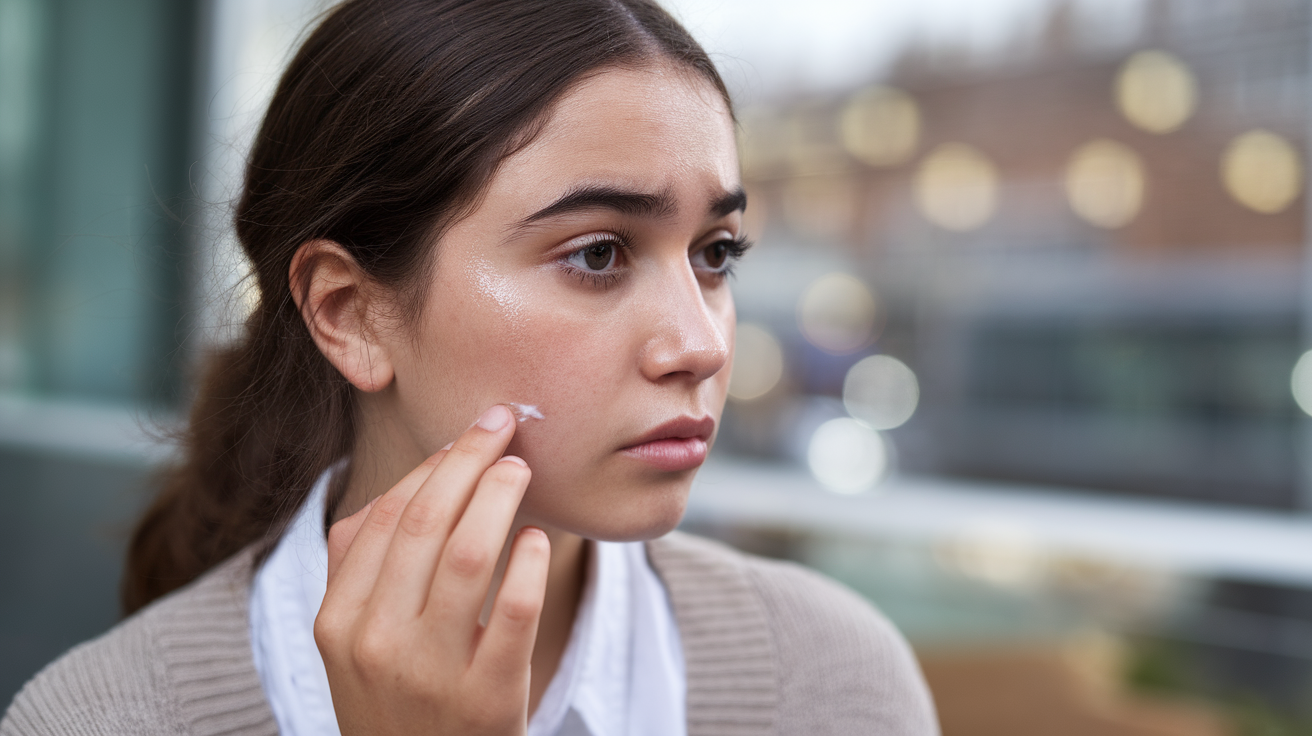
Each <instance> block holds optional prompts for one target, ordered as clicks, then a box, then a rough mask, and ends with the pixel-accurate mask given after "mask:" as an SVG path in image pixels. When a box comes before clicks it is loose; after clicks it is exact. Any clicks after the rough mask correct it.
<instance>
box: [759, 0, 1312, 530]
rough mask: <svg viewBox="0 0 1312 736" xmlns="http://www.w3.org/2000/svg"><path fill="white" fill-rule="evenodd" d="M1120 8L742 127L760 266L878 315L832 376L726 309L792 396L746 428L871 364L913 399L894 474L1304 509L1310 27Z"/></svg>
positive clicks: (1225, 12)
mask: <svg viewBox="0 0 1312 736" xmlns="http://www.w3.org/2000/svg"><path fill="white" fill-rule="evenodd" d="M1136 8H1137V9H1136V10H1135V11H1134V12H1133V13H1128V14H1127V13H1122V14H1121V16H1120V17H1112V18H1106V17H1098V16H1096V15H1090V11H1089V9H1088V7H1087V5H1083V6H1082V5H1076V4H1073V3H1057V4H1054V5H1053V6H1051V11H1050V12H1049V13H1048V14H1047V15H1046V17H1044V18H1043V19H1042V22H1039V23H1036V24H1035V26H1034V28H1032V29H1030V31H1029V32H1028V33H1026V34H1022V36H1021V37H1019V38H1018V39H1017V41H1016V43H1015V44H1013V45H1012V46H1010V47H1009V48H1007V49H1005V51H1004V52H1003V53H995V54H993V55H992V56H990V57H988V58H980V57H979V56H977V55H972V54H971V53H970V52H969V50H961V49H953V48H941V47H926V46H923V45H920V46H917V45H912V46H910V47H909V48H908V49H907V50H906V52H905V53H904V54H903V56H902V57H901V58H900V60H899V61H898V63H897V64H896V65H895V67H894V69H893V70H892V71H891V73H888V74H886V75H883V76H882V77H880V78H877V79H872V80H871V81H870V84H869V86H866V87H863V88H861V89H856V90H851V91H850V92H849V93H847V94H844V95H826V96H820V97H815V96H807V95H804V94H802V95H796V96H786V97H783V98H780V99H775V100H771V101H769V102H767V103H766V104H763V105H761V106H759V107H757V108H754V109H750V110H746V111H744V113H743V116H742V118H743V128H744V136H743V160H744V167H745V173H746V176H747V179H748V182H749V187H750V191H751V195H752V205H751V207H752V208H753V209H755V210H757V211H756V212H755V213H754V216H755V218H756V221H755V223H754V224H755V225H756V228H757V229H758V230H759V231H760V232H761V241H762V246H763V247H762V248H761V251H762V253H761V255H762V256H763V259H764V260H770V255H769V254H770V252H771V251H777V255H778V259H779V261H780V262H781V263H782V262H786V261H787V260H788V257H787V256H786V255H785V253H788V252H793V253H800V252H806V251H816V250H819V251H822V252H826V253H828V254H830V256H831V259H832V262H833V264H834V265H835V268H838V269H841V270H846V271H848V272H850V273H853V274H856V275H858V276H860V277H861V278H862V279H863V281H864V282H865V283H866V284H867V285H868V286H869V287H871V289H872V293H873V294H874V295H875V298H876V300H877V301H878V305H879V306H878V312H879V314H878V316H877V317H876V319H875V320H873V321H872V322H871V324H872V329H871V330H870V331H869V332H868V334H867V339H865V340H860V341H858V342H857V343H855V345H856V348H857V349H854V350H847V351H843V350H837V351H836V350H825V349H823V348H821V349H817V348H816V346H815V344H814V341H807V340H805V339H802V335H801V334H800V333H802V332H805V330H804V328H799V327H798V326H796V324H794V323H793V320H792V315H790V314H787V313H786V312H784V311H776V312H775V313H773V314H753V312H752V307H753V304H754V303H755V300H754V299H753V298H752V295H751V294H744V295H743V296H744V297H745V298H744V299H742V300H740V301H742V302H745V303H744V304H743V305H742V307H741V308H740V312H741V313H742V316H743V318H744V319H748V320H751V319H759V320H763V321H764V322H766V323H769V324H770V326H771V327H770V329H772V330H773V331H775V332H778V333H779V334H780V336H781V337H782V340H783V344H784V345H785V346H786V350H785V353H786V359H785V363H786V366H787V369H786V371H785V372H786V373H787V374H788V377H787V378H786V379H785V380H784V382H783V383H782V384H781V386H780V388H779V389H777V390H776V393H775V394H767V395H765V396H763V397H762V398H761V399H757V400H755V402H752V403H755V404H757V405H755V406H749V405H746V404H743V403H739V404H736V405H735V407H734V408H735V410H737V411H738V412H739V413H740V414H746V415H750V416H751V417H752V419H751V421H750V422H747V423H746V424H749V425H751V426H753V427H759V426H760V424H761V421H762V417H764V416H770V417H773V418H774V419H773V421H775V422H779V423H787V422H789V421H791V419H790V417H792V416H793V414H790V413H789V412H790V411H791V410H790V408H789V407H792V406H794V405H795V401H789V400H787V398H788V396H789V395H792V396H793V397H794V398H795V397H797V396H808V395H818V396H826V395H827V396H832V397H837V396H838V395H839V394H840V393H841V390H842V380H843V376H844V371H845V370H846V369H847V367H848V366H851V365H853V364H855V363H856V362H857V360H858V359H859V358H861V357H863V356H864V355H867V354H871V353H887V354H890V355H892V356H895V357H897V358H899V359H901V360H902V361H905V362H906V363H907V364H908V365H910V366H911V367H912V369H913V370H914V371H915V374H916V376H917V377H918V379H919V382H920V391H919V396H920V406H919V408H918V409H917V411H916V413H915V416H914V417H913V418H912V419H911V421H909V422H908V423H907V424H906V425H905V426H904V427H902V428H900V429H896V430H893V431H892V433H891V434H890V438H891V441H892V443H893V444H894V445H895V447H896V450H897V457H898V460H899V462H900V467H901V468H902V469H903V470H912V471H918V472H929V473H948V474H954V475H964V476H971V477H986V478H997V479H1007V480H1017V481H1026V482H1040V483H1048V484H1055V485H1064V486H1079V487H1085V488H1094V489H1099V490H1106V491H1122V492H1130V493H1135V494H1150V495H1159V496H1173V497H1180V498H1192V499H1203V500H1209V501H1221V502H1229V503H1239V504H1245V505H1255V506H1266V507H1276V508H1295V507H1300V506H1302V505H1304V504H1303V503H1302V502H1301V501H1300V493H1299V490H1298V489H1299V487H1300V484H1301V481H1300V476H1299V470H1298V462H1297V454H1296V442H1297V427H1298V421H1299V417H1300V416H1301V412H1299V411H1298V409H1297V407H1296V405H1295V403H1294V400H1293V397H1292V394H1291V392H1290V372H1291V370H1292V369H1293V366H1294V364H1295V362H1296V361H1297V359H1298V357H1299V354H1300V353H1301V347H1300V346H1301V344H1302V338H1301V333H1300V324H1301V315H1302V310H1303V308H1304V307H1303V298H1304V297H1303V286H1302V283H1303V281H1302V279H1303V276H1302V259H1303V251H1304V212H1305V207H1304V192H1303V176H1304V174H1303V164H1304V153H1303V151H1304V148H1305V140H1306V130H1307V127H1308V116H1307V105H1308V103H1309V96H1308V90H1307V78H1308V74H1307V72H1308V65H1309V61H1308V58H1309V57H1308V22H1309V6H1308V4H1307V3H1304V2H1298V1H1296V0H1261V1H1260V2H1251V1H1244V0H1219V1H1216V2H1199V1H1197V0H1151V1H1150V2H1144V3H1142V4H1139V5H1138V6H1136ZM751 217H752V215H751V214H749V219H751ZM753 257H756V254H754V256H753ZM783 271H788V269H787V268H786V267H784V268H783ZM794 272H795V273H796V277H795V279H794V280H796V279H797V278H801V277H802V275H803V274H805V273H806V269H801V270H794ZM745 281H746V279H744V283H743V286H742V288H743V290H745V291H750V290H751V288H752V286H749V285H748V284H747V283H745ZM759 285H760V284H759V282H758V283H757V284H756V286H758V287H759ZM794 288H798V287H794ZM761 301H765V297H764V296H762V299H761ZM856 309H858V311H859V309H860V308H859V307H857V308H856ZM833 353H839V354H838V355H833ZM763 404H764V405H771V407H772V408H767V407H765V406H762V405H763ZM767 423H768V422H767ZM757 435H758V436H755V437H752V436H742V437H739V438H738V441H739V443H740V445H741V446H742V447H744V448H745V449H747V450H749V451H757V452H765V453H766V454H778V453H787V449H786V442H781V441H780V440H779V438H778V437H773V438H766V439H764V440H763V439H761V438H760V437H759V435H760V432H759V430H758V431H757Z"/></svg>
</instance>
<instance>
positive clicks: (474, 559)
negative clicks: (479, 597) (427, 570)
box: [442, 539, 495, 578]
mask: <svg viewBox="0 0 1312 736" xmlns="http://www.w3.org/2000/svg"><path fill="white" fill-rule="evenodd" d="M442 556H443V557H444V558H445V560H446V564H447V567H448V568H449V569H450V570H451V572H452V573H454V574H455V575H457V576H458V577H462V578H472V577H477V576H478V575H480V574H481V573H482V572H483V571H484V570H486V569H487V568H489V567H491V565H492V564H493V562H495V560H493V558H492V555H491V554H489V553H488V551H487V550H486V549H484V547H483V545H480V544H477V543H475V542H471V541H467V540H461V539H453V540H451V542H449V543H448V544H447V547H446V551H445V552H444V553H443V555H442Z"/></svg>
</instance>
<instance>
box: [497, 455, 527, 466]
mask: <svg viewBox="0 0 1312 736" xmlns="http://www.w3.org/2000/svg"><path fill="white" fill-rule="evenodd" d="M501 459H502V460H509V461H510V462H512V463H514V464H516V465H519V466H521V467H525V468H527V467H528V463H526V462H524V458H522V457H516V456H515V455H503V456H502V457H501Z"/></svg>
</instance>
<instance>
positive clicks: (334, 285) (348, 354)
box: [288, 240, 395, 392]
mask: <svg viewBox="0 0 1312 736" xmlns="http://www.w3.org/2000/svg"><path fill="white" fill-rule="evenodd" d="M288 278H289V279H290V283H291V290H292V298H293V299H295V301H296V307H297V309H298V310H299V311H300V313H301V318H302V319H304V320H305V326H306V327H307V328H308V329H309V330H310V336H311V337H312V338H313V339H314V343H315V345H317V346H318V347H319V352H321V353H323V355H324V357H326V358H327V359H328V362H330V363H332V364H333V367H334V368H336V369H337V370H338V371H339V372H340V373H341V374H342V376H343V377H345V378H346V380H347V381H349V382H350V383H351V385H353V386H355V387H356V388H358V389H360V390H361V391H367V392H374V391H381V390H383V389H384V388H387V386H388V385H390V384H391V383H392V379H393V377H394V375H395V374H394V370H393V366H392V362H391V359H390V356H389V354H388V351H387V349H386V346H385V345H384V344H383V343H382V342H381V341H380V340H379V339H378V331H377V330H376V329H375V324H376V319H377V315H375V314H374V313H373V310H372V309H371V307H372V306H373V305H372V304H371V301H372V300H371V297H372V296H373V295H374V294H373V292H374V289H373V284H372V283H371V282H370V281H369V278H368V277H367V276H366V275H365V273H364V272H363V271H362V270H361V269H360V267H359V265H358V264H357V263H356V262H355V259H354V258H352V257H351V254H350V253H348V252H347V251H346V249H345V248H343V247H342V246H341V245H339V244H337V243H335V242H333V241H331V240H311V241H309V242H306V243H303V244H302V245H301V247H300V248H298V249H297V251H296V254H295V255H294V256H292V263H291V268H290V269H289V273H288Z"/></svg>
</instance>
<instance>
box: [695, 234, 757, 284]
mask: <svg viewBox="0 0 1312 736" xmlns="http://www.w3.org/2000/svg"><path fill="white" fill-rule="evenodd" d="M721 243H723V244H724V251H725V253H724V266H723V267H722V268H721V269H720V270H719V271H716V272H714V274H713V275H714V277H715V278H716V279H717V283H718V282H719V281H723V280H724V279H727V278H729V277H730V276H733V275H734V264H736V263H737V262H738V261H739V259H741V258H742V257H743V256H744V255H746V253H747V251H749V250H751V248H752V246H753V245H756V242H755V241H752V240H748V239H747V236H746V235H739V236H738V237H736V238H734V239H733V240H717V241H715V242H714V243H711V244H710V245H707V246H706V247H707V248H709V247H711V246H712V245H719V244H721ZM703 250H705V249H703Z"/></svg>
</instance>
